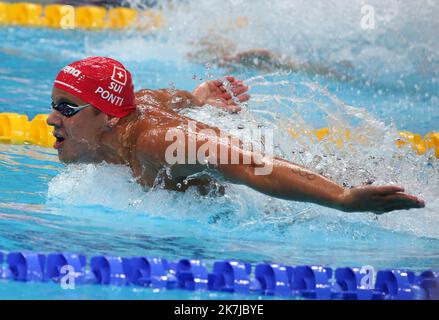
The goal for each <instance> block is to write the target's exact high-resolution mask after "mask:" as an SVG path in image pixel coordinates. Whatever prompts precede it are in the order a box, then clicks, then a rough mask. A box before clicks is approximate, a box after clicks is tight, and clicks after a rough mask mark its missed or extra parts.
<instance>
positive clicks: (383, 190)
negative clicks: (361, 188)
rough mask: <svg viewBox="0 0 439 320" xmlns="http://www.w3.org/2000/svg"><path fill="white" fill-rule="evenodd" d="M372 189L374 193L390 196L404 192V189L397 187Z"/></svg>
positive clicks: (376, 187)
mask: <svg viewBox="0 0 439 320" xmlns="http://www.w3.org/2000/svg"><path fill="white" fill-rule="evenodd" d="M374 189H375V191H376V192H378V193H380V194H382V195H390V194H394V193H396V192H404V188H403V187H398V186H374Z"/></svg>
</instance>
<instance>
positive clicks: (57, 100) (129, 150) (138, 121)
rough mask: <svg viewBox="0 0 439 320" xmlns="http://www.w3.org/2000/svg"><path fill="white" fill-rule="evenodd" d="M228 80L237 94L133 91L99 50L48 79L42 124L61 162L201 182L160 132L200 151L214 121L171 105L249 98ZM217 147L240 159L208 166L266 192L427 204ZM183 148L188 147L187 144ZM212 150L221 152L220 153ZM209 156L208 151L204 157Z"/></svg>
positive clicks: (376, 208)
mask: <svg viewBox="0 0 439 320" xmlns="http://www.w3.org/2000/svg"><path fill="white" fill-rule="evenodd" d="M226 79H227V80H228V82H229V83H230V85H231V90H232V93H233V95H235V96H236V98H237V99H238V100H235V99H232V97H231V95H230V92H229V93H228V91H227V90H226V88H225V84H224V82H223V81H220V80H213V81H207V82H204V83H202V84H201V85H200V86H198V87H197V88H196V89H195V90H194V91H193V92H192V93H190V92H187V91H180V90H140V91H138V92H136V93H135V92H134V87H133V84H132V80H131V74H130V73H129V72H128V70H126V69H125V67H124V66H123V65H122V64H121V63H119V62H117V61H115V60H113V59H110V58H104V57H92V58H87V59H84V60H81V61H77V62H74V63H72V64H70V65H68V66H67V67H65V68H63V69H62V70H61V71H60V72H59V74H58V76H57V77H56V79H55V82H54V86H53V91H52V100H53V101H52V108H53V112H52V113H51V114H50V116H49V117H48V119H47V123H48V124H49V125H50V126H53V127H54V133H53V134H54V136H55V137H56V142H55V143H54V148H55V149H56V150H57V151H58V156H59V159H60V161H61V162H64V163H101V162H103V161H105V162H107V163H111V164H119V165H126V166H129V167H130V168H131V171H132V174H133V176H134V177H135V178H136V179H137V181H138V182H139V183H140V184H141V185H143V186H145V187H152V186H154V184H155V182H156V181H157V178H158V177H160V179H162V183H163V186H164V187H165V188H167V189H172V190H179V191H184V190H185V189H187V188H188V187H189V186H197V187H201V188H202V187H203V186H207V185H208V183H209V182H208V179H207V178H206V179H204V178H202V177H201V178H199V179H191V180H189V182H188V183H187V184H184V182H185V180H186V178H187V177H189V176H193V175H196V174H199V173H203V172H205V171H206V168H207V166H206V162H204V161H201V160H199V159H196V161H195V162H194V163H192V164H189V161H188V159H187V158H185V159H184V160H185V162H184V163H175V164H171V165H170V164H169V163H168V161H167V160H166V158H167V157H166V153H167V150H168V148H169V147H170V146H171V145H172V144H174V143H175V141H174V140H173V139H167V137H166V136H167V133H168V132H170V131H173V130H174V131H175V130H180V131H181V132H183V134H184V139H185V141H188V140H189V139H194V140H193V141H196V144H195V148H196V149H197V151H200V150H201V149H202V147H203V146H204V144H205V140H206V136H201V135H200V134H199V132H200V130H201V129H211V131H210V132H213V133H211V135H218V134H219V132H220V130H219V129H218V128H213V127H210V126H208V125H206V124H203V123H201V122H195V123H196V128H195V129H196V130H193V129H191V128H189V124H188V123H189V121H193V122H194V120H191V119H189V118H188V117H185V116H183V115H180V114H179V113H178V112H176V110H178V109H181V108H186V107H201V106H203V105H205V104H211V105H214V106H216V107H218V108H224V109H226V110H237V109H238V107H239V106H238V104H239V103H237V102H238V101H239V102H246V101H248V100H249V99H250V95H249V94H248V87H246V86H245V85H244V84H243V83H242V82H241V81H238V80H237V79H235V78H234V77H226ZM207 138H216V137H207ZM185 141H184V142H185ZM184 142H183V143H184ZM218 146H219V147H220V148H225V150H226V151H227V153H228V154H231V153H232V152H234V151H238V153H239V159H240V161H239V163H238V164H223V163H221V161H217V162H216V163H218V164H216V165H211V166H209V169H208V170H211V171H216V172H217V173H219V174H221V175H222V176H223V177H224V178H225V179H226V180H228V181H230V182H232V183H237V184H243V185H247V186H249V187H250V188H253V189H255V190H257V191H259V192H262V193H264V194H267V195H269V196H272V197H277V198H282V199H287V200H292V201H304V202H312V203H316V204H319V205H322V206H326V207H331V208H335V209H338V210H342V211H346V212H354V211H370V212H374V213H376V214H381V213H384V212H389V211H392V210H401V209H410V208H422V207H424V206H425V203H424V201H423V200H421V199H418V198H417V197H415V196H412V195H409V194H406V193H404V189H403V188H402V187H399V186H370V185H368V186H358V187H354V188H344V187H343V186H340V185H338V184H337V183H335V182H333V181H331V180H329V179H327V178H325V177H324V176H322V175H319V174H317V173H314V172H312V171H310V170H308V169H306V168H303V167H301V166H299V165H296V164H294V163H291V162H289V161H286V160H284V159H281V158H278V157H274V158H268V157H265V158H264V157H262V155H261V154H258V152H257V151H251V156H252V157H251V159H253V160H252V161H251V162H250V164H244V162H243V161H241V160H242V159H243V157H244V156H245V155H246V153H247V152H249V151H246V150H245V149H242V148H241V144H238V145H237V144H232V143H231V142H230V141H228V142H225V141H224V140H221V139H218V145H217V147H218ZM185 148H186V149H187V148H188V147H187V143H186V144H185ZM201 151H202V150H201ZM205 153H206V152H202V154H205ZM187 154H188V153H187V152H186V157H187ZM217 154H218V156H219V152H217ZM214 155H215V154H214V153H213V154H206V159H211V158H209V156H212V157H214ZM254 159H259V160H258V161H256V160H254ZM214 160H215V159H214ZM212 163H215V162H212ZM261 164H262V165H270V166H271V168H272V170H271V171H270V173H268V174H265V175H258V174H256V173H255V169H256V168H258V167H260V166H261ZM163 168H167V170H166V174H161V173H162V172H163Z"/></svg>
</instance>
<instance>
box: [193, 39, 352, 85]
mask: <svg viewBox="0 0 439 320" xmlns="http://www.w3.org/2000/svg"><path fill="white" fill-rule="evenodd" d="M190 44H191V48H192V50H193V51H192V52H190V53H188V55H187V56H188V58H189V60H191V61H193V62H196V63H211V64H213V65H216V66H218V67H222V68H227V70H228V72H236V71H237V70H238V69H240V68H245V69H256V70H258V71H263V72H273V71H276V70H285V71H290V72H305V73H308V74H312V75H323V76H328V77H333V78H336V79H340V80H349V79H350V78H349V77H348V76H347V74H344V73H341V72H340V71H337V70H334V69H331V68H329V67H328V66H325V65H323V64H320V63H300V62H298V61H296V60H294V59H292V58H290V57H288V56H286V55H281V54H278V53H276V52H274V51H271V50H268V49H265V48H252V49H247V50H242V51H239V50H237V46H236V44H235V43H234V42H233V41H232V40H230V39H228V38H226V37H224V36H222V35H218V34H216V33H215V32H210V33H209V35H208V36H206V37H203V38H201V39H200V40H198V41H193V42H191V43H190ZM340 67H343V68H344V69H346V68H351V67H352V65H350V63H349V62H347V61H343V62H340Z"/></svg>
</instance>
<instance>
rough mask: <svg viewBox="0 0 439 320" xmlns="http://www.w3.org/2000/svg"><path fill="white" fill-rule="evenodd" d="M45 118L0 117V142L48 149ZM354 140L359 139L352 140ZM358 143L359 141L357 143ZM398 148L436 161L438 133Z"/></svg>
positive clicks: (319, 134) (343, 133)
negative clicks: (427, 154) (430, 153)
mask: <svg viewBox="0 0 439 320" xmlns="http://www.w3.org/2000/svg"><path fill="white" fill-rule="evenodd" d="M48 116H49V115H47V114H39V115H36V116H35V117H34V118H33V119H32V121H29V120H28V116H27V115H23V114H18V113H0V142H1V143H10V144H35V145H39V146H43V147H52V146H53V143H54V142H55V138H54V137H53V135H52V131H53V128H52V127H51V126H49V125H47V123H46V119H47V117H48ZM288 131H289V133H290V134H291V136H292V137H293V138H295V139H300V136H308V137H313V138H314V139H316V141H323V140H326V141H328V142H332V143H335V144H336V145H337V147H339V148H341V147H343V143H344V142H345V141H349V140H351V139H353V137H352V134H351V132H350V131H348V130H338V129H330V128H321V129H318V130H304V131H300V132H298V131H293V130H292V129H288ZM355 139H356V140H358V139H360V140H361V137H356V138H355ZM360 142H361V141H360ZM395 144H396V146H398V147H403V146H404V145H407V144H408V145H411V147H412V149H413V151H415V152H416V153H417V154H419V155H422V154H424V153H425V152H427V150H430V149H433V150H434V153H435V156H436V158H439V132H430V133H428V134H426V135H425V136H424V137H422V136H421V135H420V134H414V133H411V132H409V131H400V132H399V137H398V138H397V139H396V140H395Z"/></svg>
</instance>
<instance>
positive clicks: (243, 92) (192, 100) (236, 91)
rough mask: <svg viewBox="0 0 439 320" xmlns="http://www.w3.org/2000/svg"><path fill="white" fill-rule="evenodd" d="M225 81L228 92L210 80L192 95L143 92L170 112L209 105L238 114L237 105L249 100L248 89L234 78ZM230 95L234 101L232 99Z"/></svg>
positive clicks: (161, 91)
mask: <svg viewBox="0 0 439 320" xmlns="http://www.w3.org/2000/svg"><path fill="white" fill-rule="evenodd" d="M225 79H226V80H227V81H228V85H229V89H228V90H227V89H226V88H225V87H224V82H223V81H221V80H210V81H206V82H203V83H202V84H201V85H199V86H198V87H197V88H195V90H194V91H193V92H192V93H191V92H188V91H184V90H171V89H159V90H144V91H143V92H145V93H148V94H150V95H153V96H154V99H155V100H156V101H158V102H159V103H160V105H161V106H163V107H165V108H169V109H172V110H180V109H184V108H191V107H201V106H204V105H206V104H209V105H211V106H214V107H218V108H222V109H225V110H228V111H232V112H238V111H240V110H241V107H240V106H239V105H238V103H242V102H246V101H248V100H249V99H250V95H249V94H248V93H247V91H248V89H249V88H248V87H247V86H245V85H244V83H243V82H242V81H239V80H236V79H235V77H232V76H226V77H225ZM231 93H232V94H233V95H234V97H235V99H233V98H232V96H231ZM139 94H141V93H139Z"/></svg>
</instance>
